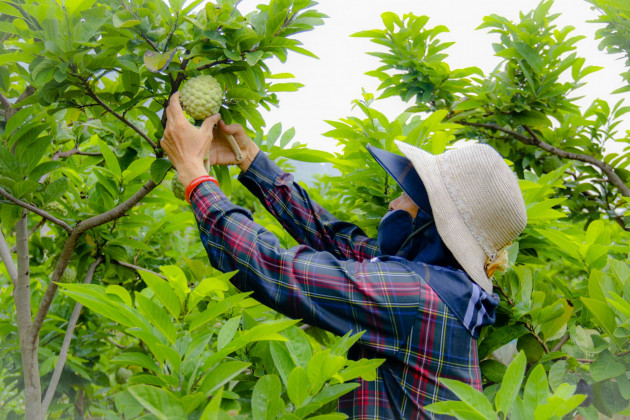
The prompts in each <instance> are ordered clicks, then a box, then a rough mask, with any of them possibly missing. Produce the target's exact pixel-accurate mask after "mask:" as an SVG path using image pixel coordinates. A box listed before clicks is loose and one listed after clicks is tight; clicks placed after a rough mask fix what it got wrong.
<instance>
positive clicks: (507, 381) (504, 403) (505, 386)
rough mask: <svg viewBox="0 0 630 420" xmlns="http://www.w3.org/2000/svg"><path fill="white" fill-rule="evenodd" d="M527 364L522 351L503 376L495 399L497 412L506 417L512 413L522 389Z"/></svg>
mask: <svg viewBox="0 0 630 420" xmlns="http://www.w3.org/2000/svg"><path fill="white" fill-rule="evenodd" d="M526 364H527V358H526V357H525V353H524V352H522V351H521V352H519V353H518V355H517V356H516V357H515V358H514V360H512V363H510V365H509V366H508V367H507V369H506V371H505V375H504V376H503V382H501V388H499V391H497V395H496V397H495V405H496V408H497V411H498V412H501V413H503V414H505V415H506V416H507V414H509V413H510V410H511V408H512V404H514V400H515V398H516V396H517V395H518V392H519V390H520V389H521V383H522V382H523V377H524V375H525V366H526Z"/></svg>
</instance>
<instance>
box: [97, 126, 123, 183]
mask: <svg viewBox="0 0 630 420" xmlns="http://www.w3.org/2000/svg"><path fill="white" fill-rule="evenodd" d="M94 138H95V140H96V142H97V143H98V147H99V148H100V149H101V153H102V154H103V158H104V159H105V164H106V165H107V169H109V170H110V171H112V172H113V173H114V174H116V176H117V177H119V178H120V176H121V175H122V172H121V170H120V165H119V164H118V159H117V158H116V155H114V152H112V149H111V146H109V145H108V144H107V143H105V142H104V141H103V140H101V139H99V138H98V137H97V136H94Z"/></svg>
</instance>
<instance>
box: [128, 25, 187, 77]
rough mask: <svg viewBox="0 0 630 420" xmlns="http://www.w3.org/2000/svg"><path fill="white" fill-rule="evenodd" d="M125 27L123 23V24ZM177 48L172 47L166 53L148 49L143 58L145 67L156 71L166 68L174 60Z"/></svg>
mask: <svg viewBox="0 0 630 420" xmlns="http://www.w3.org/2000/svg"><path fill="white" fill-rule="evenodd" d="M121 26H122V27H124V26H123V25H121ZM176 51H177V48H173V49H170V50H168V51H166V52H164V53H157V52H155V51H151V50H146V51H145V52H144V55H143V56H142V59H143V61H144V65H145V67H146V68H147V69H148V70H149V71H152V72H154V73H157V72H160V71H162V70H164V69H165V68H166V67H168V65H169V64H170V63H171V61H172V60H173V57H174V56H175V52H176Z"/></svg>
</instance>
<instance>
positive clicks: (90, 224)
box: [30, 180, 157, 342]
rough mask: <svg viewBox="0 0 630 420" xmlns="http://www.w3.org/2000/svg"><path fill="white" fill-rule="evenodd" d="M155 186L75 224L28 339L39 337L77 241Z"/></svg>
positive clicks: (146, 186)
mask: <svg viewBox="0 0 630 420" xmlns="http://www.w3.org/2000/svg"><path fill="white" fill-rule="evenodd" d="M156 186H157V184H156V183H155V182H153V180H150V181H148V182H146V183H145V184H144V185H143V186H142V188H140V190H138V192H136V193H135V194H134V195H133V196H131V197H130V198H129V199H127V201H125V202H123V203H121V204H119V205H117V206H116V207H114V208H113V209H111V210H109V211H106V212H105V213H101V214H99V215H96V216H94V217H91V218H89V219H87V220H84V221H81V222H79V223H77V224H76V226H75V227H74V229H72V232H71V233H70V236H69V237H68V240H67V241H66V243H65V245H64V247H63V250H62V251H61V255H60V256H59V260H58V261H57V265H56V266H55V270H54V272H53V275H52V278H51V281H50V282H49V283H48V287H47V288H46V292H44V296H43V297H42V300H41V302H40V304H39V309H38V310H37V314H36V315H35V319H34V320H33V326H32V329H31V336H30V339H31V340H33V342H35V341H36V340H37V338H38V336H39V330H40V329H41V327H42V324H43V323H44V319H45V318H46V314H47V313H48V311H49V310H50V305H52V302H53V299H54V298H55V293H56V292H57V284H56V282H58V281H59V279H60V278H61V276H62V274H63V272H64V271H65V269H66V267H67V266H68V263H69V262H70V258H71V257H72V254H73V253H74V250H75V248H76V246H77V243H78V240H79V238H80V237H81V235H83V233H85V232H86V231H87V230H89V229H93V228H95V227H97V226H100V225H103V224H105V223H108V222H111V221H112V220H114V219H117V218H119V217H121V216H123V215H124V214H125V213H126V212H127V211H128V210H129V209H131V208H132V207H133V206H135V205H136V204H138V202H139V201H140V200H142V199H143V198H144V197H146V195H147V194H149V193H150V192H151V191H152V190H153V189H154V188H155V187H156Z"/></svg>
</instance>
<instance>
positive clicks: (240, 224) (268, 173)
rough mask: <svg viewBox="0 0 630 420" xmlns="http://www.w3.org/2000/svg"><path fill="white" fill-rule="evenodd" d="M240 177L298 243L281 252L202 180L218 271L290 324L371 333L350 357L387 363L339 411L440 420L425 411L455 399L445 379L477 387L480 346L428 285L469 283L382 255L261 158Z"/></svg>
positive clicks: (198, 193) (197, 207)
mask: <svg viewBox="0 0 630 420" xmlns="http://www.w3.org/2000/svg"><path fill="white" fill-rule="evenodd" d="M239 179H240V180H241V182H243V184H244V185H246V186H247V187H248V188H249V189H250V191H252V192H253V193H254V194H255V195H256V196H257V197H258V198H259V199H260V200H261V202H262V203H263V204H264V205H265V207H266V208H267V209H268V210H269V211H270V212H271V213H272V214H273V215H274V216H275V217H276V218H277V219H278V220H279V221H280V222H281V223H282V224H283V226H284V227H285V229H287V231H288V232H290V234H291V235H293V237H294V238H296V240H297V241H298V242H299V243H300V245H298V246H295V247H293V248H291V249H283V248H282V247H280V245H279V242H278V239H277V238H276V237H275V236H274V235H273V234H271V233H270V232H269V231H267V230H266V229H265V228H264V227H262V226H260V225H258V224H256V223H255V222H254V221H253V219H252V215H251V214H250V213H249V211H248V210H246V209H244V208H241V207H238V206H235V205H234V204H232V203H231V202H230V201H229V200H228V199H227V198H226V196H225V195H224V194H223V192H222V191H221V190H220V189H219V188H218V187H217V186H216V185H214V184H213V183H212V182H205V183H203V184H201V185H199V186H198V187H196V188H195V190H194V191H193V193H192V195H191V202H192V205H193V210H194V212H195V216H196V218H197V222H198V227H199V231H200V235H201V239H202V241H203V244H204V246H205V249H206V251H207V254H208V257H209V259H210V262H211V264H212V265H213V267H215V268H217V269H219V270H221V271H224V272H227V271H233V270H239V272H238V274H236V275H235V276H234V278H233V279H232V282H233V283H234V285H235V286H236V287H238V288H239V289H240V290H243V291H253V297H254V298H255V299H257V300H258V301H259V302H261V303H263V304H265V305H267V306H269V307H272V308H274V309H276V310H277V311H279V312H281V313H283V314H284V315H286V316H289V317H292V318H299V319H302V320H304V322H306V323H308V324H311V325H314V326H318V327H321V328H324V329H326V330H328V331H331V332H333V333H336V334H340V335H342V334H345V333H347V332H348V331H354V332H358V331H365V333H364V334H363V336H362V337H361V339H360V341H359V342H358V343H357V344H356V345H355V346H354V347H353V348H352V349H351V354H350V357H352V358H354V359H359V358H364V357H365V358H385V359H386V362H385V363H384V364H383V365H381V367H380V368H379V369H378V378H377V379H376V380H375V381H372V382H364V381H362V380H359V382H360V384H361V386H360V387H359V388H357V389H356V390H354V391H353V392H352V393H350V394H347V395H345V396H343V397H342V398H341V399H340V401H339V411H341V412H344V413H346V414H348V415H349V416H350V418H353V419H415V418H434V415H433V414H431V413H429V412H427V411H425V410H424V409H423V407H424V406H425V405H428V404H431V403H433V402H436V401H441V400H449V399H455V396H454V395H453V394H452V393H451V392H450V391H448V390H447V389H446V388H444V387H443V386H441V385H440V384H439V382H438V379H439V378H440V377H442V378H449V379H458V380H461V381H463V382H466V383H468V384H470V385H472V386H474V387H475V388H477V389H481V378H480V371H479V363H478V358H477V348H476V340H475V339H474V337H473V336H472V335H471V333H470V332H469V330H467V329H466V328H465V327H464V325H463V319H462V318H461V317H458V316H455V314H454V313H453V312H452V311H451V310H450V309H449V307H448V306H447V305H446V304H445V303H444V302H443V301H442V300H441V299H440V297H439V295H438V294H437V293H436V292H435V291H434V289H433V288H432V287H431V286H430V284H431V283H432V282H438V283H439V282H440V281H441V279H443V278H445V277H447V278H449V279H450V281H453V279H458V280H461V281H465V282H467V283H470V281H469V280H468V278H467V276H466V274H465V273H464V272H462V271H460V270H450V269H446V268H443V267H436V266H430V265H427V264H422V263H414V262H410V261H406V260H403V259H401V258H397V257H385V256H379V250H378V246H377V245H376V240H375V239H371V238H368V237H367V236H366V235H365V234H364V233H363V232H362V231H361V229H359V228H358V227H357V226H355V225H353V224H350V223H345V222H341V221H339V220H337V219H335V218H334V217H333V216H332V215H331V214H330V213H328V212H327V211H326V210H324V209H323V208H322V207H321V206H319V205H317V204H316V203H314V202H313V201H312V200H310V198H309V197H308V195H307V194H306V192H305V191H304V190H303V189H302V188H301V187H300V186H299V185H298V184H297V183H294V182H293V178H292V176H291V175H290V174H287V173H284V172H282V171H281V170H280V169H279V168H278V167H277V166H276V165H275V164H274V163H273V162H271V161H270V160H269V159H268V158H267V157H266V156H265V155H264V154H263V153H260V154H259V155H258V156H257V158H256V159H255V161H254V162H253V163H252V165H251V166H250V168H249V169H248V171H247V172H246V173H245V174H242V175H241V176H240V177H239ZM462 284H463V283H462ZM464 309H466V308H464ZM435 417H438V416H435Z"/></svg>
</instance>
